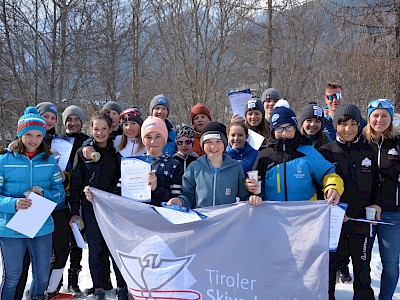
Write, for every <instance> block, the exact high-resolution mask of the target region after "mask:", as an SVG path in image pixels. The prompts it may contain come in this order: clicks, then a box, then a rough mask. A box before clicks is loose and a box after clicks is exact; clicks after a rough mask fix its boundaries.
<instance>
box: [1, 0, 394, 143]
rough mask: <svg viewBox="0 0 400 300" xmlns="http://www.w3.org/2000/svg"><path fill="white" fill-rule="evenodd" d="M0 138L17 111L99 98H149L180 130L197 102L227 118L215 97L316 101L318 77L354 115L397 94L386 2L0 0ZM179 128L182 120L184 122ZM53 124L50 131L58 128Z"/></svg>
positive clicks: (296, 104) (11, 131)
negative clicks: (237, 94)
mask: <svg viewBox="0 0 400 300" xmlns="http://www.w3.org/2000/svg"><path fill="white" fill-rule="evenodd" d="M0 6H1V7H0V10H1V11H0V141H1V144H2V145H3V146H5V145H7V143H8V142H9V141H10V140H12V139H13V138H14V136H15V130H16V127H17V120H18V118H19V117H20V116H21V114H22V112H23V109H24V108H25V107H26V106H27V105H36V104H37V103H39V102H42V101H51V102H53V103H54V104H56V105H57V107H58V108H59V111H61V112H62V111H63V109H64V108H65V107H67V106H69V105H72V104H75V105H78V106H81V107H82V108H83V109H84V110H85V113H86V117H87V118H89V117H90V115H91V114H92V112H93V111H95V110H96V109H98V108H100V107H101V106H102V105H103V104H104V103H105V102H107V101H110V100H113V101H117V102H119V103H120V104H121V106H122V107H123V108H128V107H129V106H131V105H133V104H135V105H138V106H139V107H141V109H142V111H143V113H144V115H145V116H146V115H147V114H148V104H149V102H150V100H151V99H152V97H154V96H155V95H157V94H160V93H164V94H166V95H167V96H168V97H169V98H170V99H171V102H172V109H171V114H170V119H171V120H172V121H173V122H174V123H175V124H176V125H179V124H181V123H182V122H185V123H189V112H190V109H191V107H192V106H193V105H194V104H196V103H198V102H204V103H206V105H207V106H209V107H210V109H211V111H212V113H213V117H214V119H215V120H218V121H220V122H224V123H227V122H229V119H230V116H231V110H230V105H229V101H228V97H227V92H229V91H231V90H237V89H242V88H251V89H252V92H253V94H255V95H260V94H261V93H262V91H263V90H264V89H266V88H268V87H275V88H277V89H279V90H280V91H281V93H282V96H283V97H284V98H285V99H287V100H288V101H289V102H290V103H291V105H292V107H293V108H294V110H295V111H297V112H299V110H300V109H301V108H302V107H303V106H304V105H305V104H307V103H308V102H309V101H316V102H318V103H319V104H321V105H322V104H323V95H324V89H325V85H326V82H327V81H338V82H339V83H341V85H342V87H343V91H344V95H345V97H346V101H348V102H352V103H356V104H358V105H359V106H360V107H361V108H362V110H363V112H365V111H366V105H367V103H368V102H369V101H371V100H373V99H376V98H390V99H391V100H392V101H394V102H395V103H396V104H399V103H398V101H399V99H400V57H399V56H400V1H398V0H380V1H378V0H314V1H311V0H279V1H273V0H263V1H260V0H219V1H216V0H203V1H200V0H187V1H182V0H163V1H161V0H160V1H155V0H52V1H51V0H6V1H4V0H3V1H0ZM189 124H190V123H189ZM61 125H62V124H61V118H59V124H58V129H59V130H58V131H57V132H62V131H61Z"/></svg>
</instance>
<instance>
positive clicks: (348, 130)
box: [336, 119, 358, 143]
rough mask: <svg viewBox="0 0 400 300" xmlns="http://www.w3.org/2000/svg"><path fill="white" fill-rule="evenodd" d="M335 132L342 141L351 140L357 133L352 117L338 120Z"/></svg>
mask: <svg viewBox="0 0 400 300" xmlns="http://www.w3.org/2000/svg"><path fill="white" fill-rule="evenodd" d="M336 133H337V135H338V136H339V138H340V139H341V140H342V141H343V142H348V143H350V142H352V141H354V139H355V137H356V136H357V133H358V124H357V121H355V120H354V119H350V120H347V121H346V122H340V123H338V124H337V126H336Z"/></svg>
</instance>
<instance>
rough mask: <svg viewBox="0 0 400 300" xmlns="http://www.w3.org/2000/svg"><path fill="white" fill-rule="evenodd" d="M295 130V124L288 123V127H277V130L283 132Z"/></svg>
mask: <svg viewBox="0 0 400 300" xmlns="http://www.w3.org/2000/svg"><path fill="white" fill-rule="evenodd" d="M293 130H294V126H293V125H288V126H286V127H282V126H279V127H276V128H275V132H277V133H282V132H284V131H286V132H292V131H293Z"/></svg>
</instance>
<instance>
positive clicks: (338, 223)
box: [329, 203, 347, 252]
mask: <svg viewBox="0 0 400 300" xmlns="http://www.w3.org/2000/svg"><path fill="white" fill-rule="evenodd" d="M346 209H347V204H346V203H338V204H337V205H332V207H331V222H330V236H329V251H333V252H335V251H336V249H337V247H338V244H339V238H340V232H341V230H342V224H343V217H344V214H345V212H346Z"/></svg>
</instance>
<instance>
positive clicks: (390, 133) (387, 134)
mask: <svg viewBox="0 0 400 300" xmlns="http://www.w3.org/2000/svg"><path fill="white" fill-rule="evenodd" d="M363 134H364V136H365V138H366V139H367V140H368V142H371V141H372V140H373V139H374V138H376V137H377V134H376V132H375V130H374V129H373V128H372V127H371V124H370V121H369V118H368V123H367V126H365V127H364V129H363ZM382 135H383V137H384V138H385V139H389V140H392V139H395V138H396V130H395V129H394V126H393V122H390V126H389V127H388V128H386V130H385V131H384V132H382Z"/></svg>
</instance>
